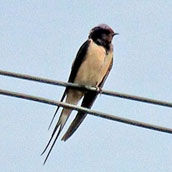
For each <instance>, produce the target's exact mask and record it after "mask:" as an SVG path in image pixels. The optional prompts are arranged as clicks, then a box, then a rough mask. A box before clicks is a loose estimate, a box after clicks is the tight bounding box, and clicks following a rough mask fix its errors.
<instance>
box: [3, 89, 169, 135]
mask: <svg viewBox="0 0 172 172" xmlns="http://www.w3.org/2000/svg"><path fill="white" fill-rule="evenodd" d="M0 94H2V95H6V96H12V97H17V98H22V99H26V100H32V101H35V102H40V103H45V104H49V105H57V106H61V107H65V108H70V109H74V110H77V111H84V112H86V113H88V114H91V115H94V116H97V117H101V118H105V119H109V120H112V121H118V122H122V123H125V124H129V125H134V126H137V127H142V128H146V129H151V130H156V131H160V132H164V133H169V134H172V129H170V128H166V127H161V126H157V125H152V124H147V123H143V122H139V121H135V120H130V119H126V118H122V117H118V116H114V115H110V114H107V113H103V112H98V111H95V110H90V109H87V108H83V107H78V106H75V105H71V104H68V103H63V102H57V101H53V100H50V99H46V98H42V97H35V96H31V95H27V94H22V93H17V92H11V91H7V90H2V89H0Z"/></svg>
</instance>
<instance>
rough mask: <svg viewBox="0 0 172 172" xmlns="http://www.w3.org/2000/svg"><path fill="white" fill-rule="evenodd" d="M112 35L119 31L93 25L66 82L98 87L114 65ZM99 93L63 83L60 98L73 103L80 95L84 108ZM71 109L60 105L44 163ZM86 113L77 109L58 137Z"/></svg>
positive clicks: (101, 85) (70, 132)
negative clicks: (69, 123) (64, 87)
mask: <svg viewBox="0 0 172 172" xmlns="http://www.w3.org/2000/svg"><path fill="white" fill-rule="evenodd" d="M115 35H118V33H116V32H114V31H113V29H112V28H111V27H110V26H108V25H107V24H100V25H98V26H95V27H94V28H92V29H91V31H90V33H89V36H88V39H87V40H86V41H85V42H84V43H83V44H82V46H81V47H80V48H79V51H78V53H77V55H76V58H75V60H74V62H73V64H72V67H71V73H70V75H69V79H68V82H70V83H77V84H80V85H84V86H91V87H96V88H97V89H98V90H101V89H102V87H103V85H104V82H105V80H106V78H107V76H108V75H109V72H110V70H111V68H112V65H113V44H112V39H113V37H114V36H115ZM98 94H99V92H98V91H97V92H96V91H90V90H89V91H83V90H78V89H76V88H75V89H74V88H69V87H66V89H65V91H64V93H63V96H62V98H61V100H60V101H61V102H63V101H64V100H65V102H66V103H70V104H73V105H76V104H78V102H79V101H80V100H81V98H83V99H82V103H81V106H82V107H85V108H91V106H92V105H93V103H94V101H95V99H96V97H97V95H98ZM58 110H59V106H58V107H57V109H56V112H55V113H54V116H53V118H52V120H51V122H50V125H49V128H50V126H51V124H52V122H53V120H54V118H55V116H56V114H57V112H58ZM71 112H72V110H71V109H67V108H63V109H62V112H61V114H60V117H59V119H58V122H57V123H56V126H55V128H54V130H53V132H52V135H51V137H50V139H49V141H48V143H47V145H46V147H45V149H44V150H43V152H42V154H41V155H43V154H44V153H45V152H46V150H47V149H48V147H49V146H50V143H51V147H50V149H49V151H48V153H47V156H46V158H45V160H44V164H45V163H46V161H47V159H48V157H49V155H50V153H51V151H52V148H53V147H54V144H55V143H56V140H57V138H58V136H59V134H60V133H61V131H62V129H63V127H64V125H65V123H66V121H67V119H68V118H69V116H70V114H71ZM86 115H87V114H86V112H82V111H78V112H77V114H76V116H75V118H74V120H73V121H72V123H71V125H70V126H69V128H68V129H67V131H66V133H65V134H64V136H63V137H62V139H61V140H63V141H66V140H67V139H68V138H69V137H71V136H72V134H73V133H74V132H75V131H76V129H77V128H78V127H79V126H80V124H81V123H82V121H83V120H84V119H85V117H86ZM54 137H55V138H54ZM53 138H54V141H53Z"/></svg>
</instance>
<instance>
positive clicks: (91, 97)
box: [62, 58, 113, 141]
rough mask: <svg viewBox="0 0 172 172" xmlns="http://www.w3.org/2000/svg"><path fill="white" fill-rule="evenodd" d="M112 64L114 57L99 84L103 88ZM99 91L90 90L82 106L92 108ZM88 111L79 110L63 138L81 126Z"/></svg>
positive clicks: (66, 137) (65, 138)
mask: <svg viewBox="0 0 172 172" xmlns="http://www.w3.org/2000/svg"><path fill="white" fill-rule="evenodd" d="M112 65H113V58H112V60H111V63H110V65H109V68H108V70H107V72H106V75H105V76H104V77H103V79H102V81H101V83H100V84H99V87H100V88H102V87H103V85H104V82H105V80H106V79H107V77H108V75H109V72H110V70H111V69H112ZM97 95H98V93H97V92H95V91H88V92H87V93H86V94H85V96H84V99H83V101H82V104H81V106H82V107H86V108H91V106H92V105H93V103H94V101H95V99H96V97H97ZM86 115H87V114H86V112H82V111H79V112H78V113H77V115H76V117H75V119H74V120H73V122H72V124H71V125H70V127H69V128H68V130H67V132H66V133H65V134H64V136H63V137H62V140H64V141H66V140H67V139H68V138H69V137H70V136H71V135H72V134H73V133H74V132H75V131H76V129H77V128H78V127H79V126H80V124H81V123H82V121H83V120H84V118H85V117H86Z"/></svg>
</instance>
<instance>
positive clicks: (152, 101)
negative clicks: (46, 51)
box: [0, 70, 172, 108]
mask: <svg viewBox="0 0 172 172" xmlns="http://www.w3.org/2000/svg"><path fill="white" fill-rule="evenodd" d="M0 75H4V76H10V77H15V78H20V79H26V80H31V81H36V82H41V83H46V84H51V85H59V86H64V87H73V88H77V89H82V90H92V91H97V92H99V91H98V90H97V89H96V88H95V87H88V86H81V85H78V84H74V83H67V82H62V81H55V80H51V79H45V78H40V77H35V76H30V75H24V74H19V73H13V72H7V71H3V70H0ZM101 94H105V95H109V96H115V97H119V98H124V99H129V100H135V101H139V102H144V103H150V104H154V105H160V106H166V107H170V108H172V103H171V102H166V101H160V100H155V99H150V98H145V97H140V96H133V95H129V94H124V93H119V92H114V91H108V90H101Z"/></svg>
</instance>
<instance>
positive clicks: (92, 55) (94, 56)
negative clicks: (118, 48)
mask: <svg viewBox="0 0 172 172" xmlns="http://www.w3.org/2000/svg"><path fill="white" fill-rule="evenodd" d="M111 60H112V52H109V53H108V54H106V51H105V49H104V48H103V47H102V46H99V45H97V44H95V43H94V42H93V41H92V40H91V42H90V45H89V48H88V51H87V54H86V57H85V60H84V62H83V63H82V64H81V66H80V68H79V70H78V73H77V75H76V78H75V81H74V82H75V83H78V84H82V85H89V86H98V85H99V84H100V82H101V81H102V79H103V77H104V76H105V75H106V72H107V70H108V68H109V65H110V63H111Z"/></svg>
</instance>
